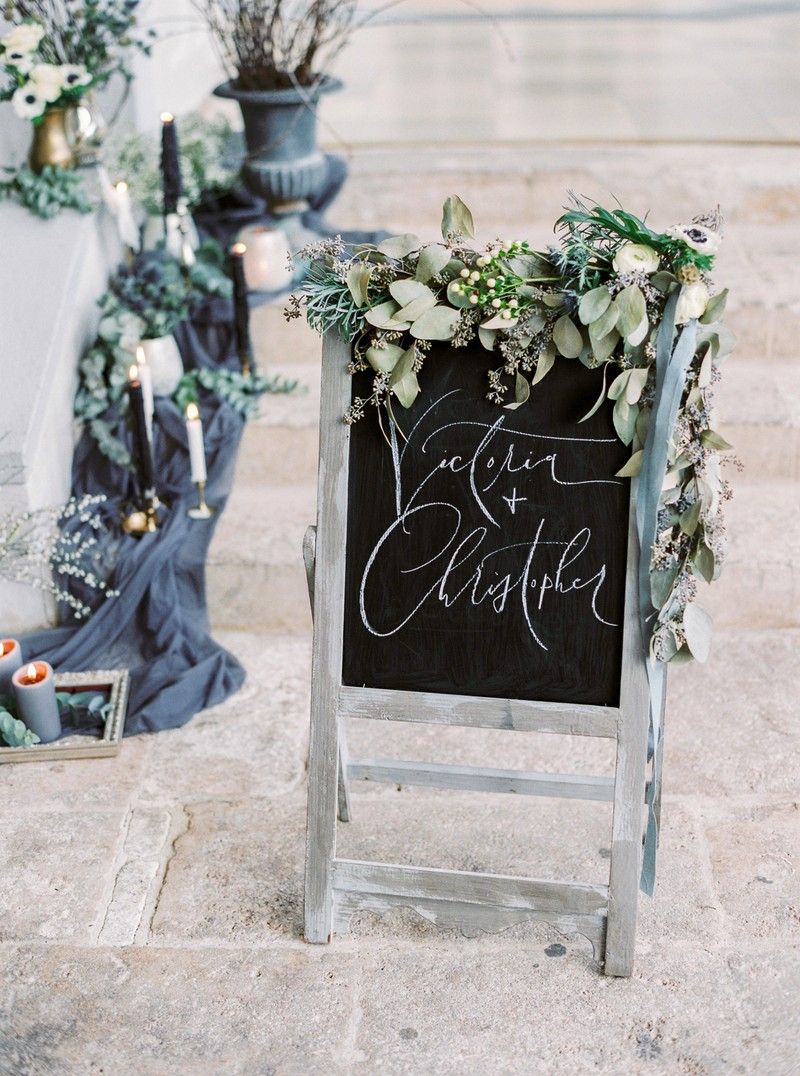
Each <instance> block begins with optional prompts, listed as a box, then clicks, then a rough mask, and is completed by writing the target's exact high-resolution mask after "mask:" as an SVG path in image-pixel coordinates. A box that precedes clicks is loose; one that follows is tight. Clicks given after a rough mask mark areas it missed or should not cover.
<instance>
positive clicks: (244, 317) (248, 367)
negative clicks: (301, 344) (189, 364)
mask: <svg viewBox="0 0 800 1076" xmlns="http://www.w3.org/2000/svg"><path fill="white" fill-rule="evenodd" d="M246 250H247V247H246V246H245V245H244V243H234V244H233V246H232V247H231V270H232V275H233V313H234V329H235V334H236V353H237V355H238V356H239V362H240V363H241V364H242V373H244V374H249V373H251V372H252V369H253V345H252V341H251V340H250V303H249V301H248V298H247V278H246V277H245V275H244V254H245V251H246Z"/></svg>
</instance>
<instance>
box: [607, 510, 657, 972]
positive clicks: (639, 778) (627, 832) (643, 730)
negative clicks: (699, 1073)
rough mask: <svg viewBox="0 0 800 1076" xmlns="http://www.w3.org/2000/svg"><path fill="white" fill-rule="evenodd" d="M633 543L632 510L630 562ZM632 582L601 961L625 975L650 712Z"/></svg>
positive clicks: (629, 963) (631, 581)
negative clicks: (606, 915)
mask: <svg viewBox="0 0 800 1076" xmlns="http://www.w3.org/2000/svg"><path fill="white" fill-rule="evenodd" d="M637 549H638V541H637V539H636V534H635V531H634V530H633V513H631V531H630V534H629V551H628V560H629V562H631V560H632V558H633V563H637V561H636V560H635V557H636V555H637V553H636V551H637ZM636 587H637V578H636V573H635V572H629V573H628V582H627V587H626V593H625V636H624V640H625V641H624V643H623V652H622V670H623V671H622V686H621V706H620V716H619V726H618V729H617V766H616V775H615V780H614V819H613V822H612V831H611V869H610V874H609V880H608V928H607V930H606V956H605V964H604V971H605V973H606V975H620V976H629V975H630V974H631V973H632V971H633V957H634V951H635V946H636V911H637V903H638V900H639V874H640V871H641V866H642V831H643V821H644V802H645V783H646V779H647V734H648V725H649V712H650V711H649V688H648V683H647V671H646V668H645V664H644V662H643V661H642V659H641V657H640V656H639V654H638V652H637V650H636V648H637V647H638V646H639V645H640V639H641V635H640V633H639V626H638V610H637V594H636Z"/></svg>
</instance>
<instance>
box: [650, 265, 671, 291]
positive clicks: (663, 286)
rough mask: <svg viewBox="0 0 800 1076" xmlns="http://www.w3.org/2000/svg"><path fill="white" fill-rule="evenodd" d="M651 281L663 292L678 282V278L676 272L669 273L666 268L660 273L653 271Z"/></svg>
mask: <svg viewBox="0 0 800 1076" xmlns="http://www.w3.org/2000/svg"><path fill="white" fill-rule="evenodd" d="M650 283H651V284H652V285H653V287H654V288H658V290H659V291H661V292H668V291H669V289H670V288H671V287H672V285H673V284H677V283H678V278H677V277H676V276H675V274H674V273H668V272H667V271H666V270H665V269H662V270H661V271H660V272H658V273H653V275H652V276H651V277H650Z"/></svg>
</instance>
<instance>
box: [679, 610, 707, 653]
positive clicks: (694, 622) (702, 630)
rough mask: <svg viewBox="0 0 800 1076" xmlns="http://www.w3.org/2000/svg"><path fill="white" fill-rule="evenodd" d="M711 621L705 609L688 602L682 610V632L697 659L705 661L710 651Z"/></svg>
mask: <svg viewBox="0 0 800 1076" xmlns="http://www.w3.org/2000/svg"><path fill="white" fill-rule="evenodd" d="M712 625H713V621H712V619H711V617H710V616H709V615H708V613H707V612H706V611H705V609H701V608H700V606H699V605H696V604H695V603H694V602H690V603H689V604H688V605H687V606H686V608H685V609H684V611H683V632H684V635H685V636H686V645H687V646H688V647H689V649H690V650H691V652H692V655H693V656H694V657H695V658H696V659H697V661H700V662H703V661H706V660H707V658H708V655H709V654H710V653H711V630H712Z"/></svg>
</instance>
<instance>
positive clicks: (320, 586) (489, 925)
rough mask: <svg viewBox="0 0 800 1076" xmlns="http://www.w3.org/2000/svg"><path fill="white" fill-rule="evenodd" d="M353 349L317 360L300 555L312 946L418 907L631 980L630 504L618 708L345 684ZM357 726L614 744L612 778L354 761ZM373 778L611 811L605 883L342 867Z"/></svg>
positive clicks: (340, 347)
mask: <svg viewBox="0 0 800 1076" xmlns="http://www.w3.org/2000/svg"><path fill="white" fill-rule="evenodd" d="M350 358H351V354H350V345H349V344H348V343H347V342H346V341H343V340H341V339H340V338H339V337H338V336H335V335H332V334H328V335H326V337H325V340H324V344H323V354H322V396H321V413H320V461H319V483H318V490H317V527H316V531H314V529H313V528H309V532H308V533H307V535H306V542H305V545H304V556H305V560H306V567H307V569H308V573H309V587H310V589H311V591H312V593H313V601H312V605H313V611H314V646H313V659H312V685H311V737H310V745H309V772H308V781H309V790H308V823H307V841H306V878H305V937H306V940H307V941H309V942H318V943H320V942H321V943H325V942H329V941H330V939H331V936H332V935H333V934H334V933H345V932H346V931H347V929H348V927H349V923H350V919H351V916H352V915H353V913H354V912H356V911H358V910H369V911H377V912H381V911H387V910H389V909H392V908H397V907H411V908H414V909H416V910H417V911H419V912H420V913H421V914H423V915H424V916H425V917H426V918H428V919H432V920H434V921H435V922H437V923H440V924H441V925H443V926H457V927H461V928H462V929H464V930H465V931H468V932H475V931H476V930H479V931H483V930H486V931H491V930H502V929H504V928H505V927H508V926H510V925H512V924H514V923H518V922H522V921H524V920H529V919H534V920H541V921H545V922H549V923H551V924H553V925H554V926H555V927H556V928H557V929H558V930H560V931H562V932H564V933H574V932H577V933H581V934H583V935H585V936H586V937H587V938H589V940H590V941H591V942H592V945H593V947H594V951H595V957H596V959H597V960H598V961H599V962H600V964H601V965H602V967H603V970H604V972H605V974H606V975H619V976H628V975H630V974H631V972H632V969H633V956H634V946H635V935H636V908H637V899H638V890H639V872H640V869H641V857H642V828H643V820H644V799H645V780H646V763H647V735H648V698H649V696H648V683H647V672H646V667H645V656H644V654H643V652H642V645H641V634H640V629H639V622H638V611H637V610H638V605H637V583H638V543H637V538H636V529H635V512H634V510H633V508H634V506H633V503H631V511H630V523H629V535H628V571H627V582H626V590H625V618H624V626H623V651H622V681H621V691H620V705H619V707H606V706H586V705H578V704H576V705H570V704H566V703H547V702H529V701H520V700H514V699H493V698H480V697H469V696H462V695H435V694H428V693H424V692H416V691H392V690H383V689H376V688H357V687H349V686H345V685H343V684H342V645H343V642H342V641H343V618H344V600H345V556H344V551H345V547H346V537H347V498H348V465H349V446H350V437H349V432H350V431H349V427H348V426H347V425H346V424H345V423H344V422H343V421H342V415H343V414H344V412H345V410H346V409H347V408H348V407H349V406H350V402H351V399H350V397H351V381H350V375H349V374H348V372H347V364H348V363H349V361H350ZM348 717H359V718H373V719H378V720H383V721H385V720H390V721H412V722H424V723H429V724H440V725H463V726H470V727H473V728H476V727H477V728H494V729H509V730H515V731H526V732H549V733H562V734H571V735H579V736H599V737H605V738H609V739H614V740H616V742H617V756H616V771H615V776H614V777H588V778H587V777H577V776H574V775H571V774H534V773H522V772H518V771H506V770H490V769H485V768H482V767H475V768H473V767H466V766H448V765H440V764H430V763H418V762H392V761H380V762H370V761H349V760H348V758H347V751H346V745H345V737H344V727H345V724H344V723H345V721H346V719H347V718H348ZM365 778H368V779H370V780H382V781H390V782H391V783H405V784H423V785H428V786H431V787H437V788H458V789H471V790H476V791H484V792H487V791H492V792H514V793H517V794H519V793H522V794H525V795H534V796H559V797H570V798H578V799H586V800H605V801H609V800H610V801H613V805H614V806H613V823H612V840H611V860H610V874H609V882H608V885H607V886H605V885H585V884H580V883H573V882H558V881H539V880H536V879H530V878H521V877H507V876H501V875H494V874H477V873H471V872H468V871H452V870H439V869H433V868H423V867H415V866H398V865H394V864H384V863H372V862H359V861H353V860H344V859H338V858H337V857H336V818H337V813H338V815H339V817H340V818H341V819H342V820H347V819H348V818H349V817H350V804H349V795H348V784H349V781H350V780H358V779H365Z"/></svg>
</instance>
